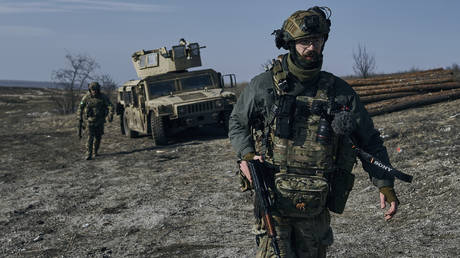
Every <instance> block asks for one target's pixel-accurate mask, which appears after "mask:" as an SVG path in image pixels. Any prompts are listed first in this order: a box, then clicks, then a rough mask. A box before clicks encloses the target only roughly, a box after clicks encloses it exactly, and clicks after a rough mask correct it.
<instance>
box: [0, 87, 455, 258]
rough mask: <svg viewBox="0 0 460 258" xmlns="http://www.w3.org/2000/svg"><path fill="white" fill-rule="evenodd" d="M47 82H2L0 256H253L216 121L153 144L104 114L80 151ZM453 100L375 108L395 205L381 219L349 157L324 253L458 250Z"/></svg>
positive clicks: (241, 196)
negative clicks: (349, 170)
mask: <svg viewBox="0 0 460 258" xmlns="http://www.w3.org/2000/svg"><path fill="white" fill-rule="evenodd" d="M48 94H50V92H49V91H48V90H43V89H26V88H13V89H12V88H4V87H3V88H2V87H0V118H1V120H0V138H1V145H0V194H1V198H0V200H1V203H0V256H1V257H126V256H131V257H253V256H254V253H255V241H254V236H253V235H251V233H250V229H251V225H252V221H253V215H252V199H251V198H252V197H251V196H250V195H249V194H248V193H241V192H240V191H239V183H238V178H237V177H236V176H235V170H236V164H235V154H234V153H233V151H232V149H231V147H230V143H229V141H228V139H227V138H226V136H225V134H224V133H223V132H222V131H219V130H214V129H209V128H208V129H201V130H192V131H189V132H187V133H185V134H183V135H181V136H178V137H176V138H174V139H172V140H171V142H170V145H168V146H166V147H153V146H152V141H151V139H150V138H149V137H142V136H141V137H138V138H135V139H129V138H127V137H125V136H123V135H121V134H120V129H119V121H118V118H116V119H115V120H114V122H113V123H111V124H107V126H106V130H105V135H104V138H103V143H102V146H101V150H100V153H101V154H102V155H101V156H100V157H97V158H96V159H95V160H91V161H86V160H84V159H83V154H84V140H79V139H78V137H77V136H76V125H77V120H76V116H75V115H68V116H59V115H56V114H54V113H53V107H52V104H51V103H50V102H49V100H48ZM459 106H460V100H456V101H451V102H444V103H440V104H434V105H430V106H426V107H422V108H416V109H411V110H406V111H401V112H396V113H391V114H386V115H381V116H378V117H374V122H375V125H376V128H379V130H380V131H381V132H382V135H383V137H384V139H385V145H386V146H387V148H388V152H389V154H390V158H391V160H392V164H393V165H394V166H395V167H397V168H399V169H400V170H403V171H404V172H407V173H409V174H412V175H413V176H414V182H413V183H412V184H407V183H404V182H401V181H397V182H396V190H397V193H398V194H399V198H400V201H401V205H400V208H399V211H398V214H397V215H396V217H395V218H394V219H392V220H390V221H388V222H386V221H384V219H383V211H382V210H381V209H380V208H379V205H378V192H377V190H376V189H375V188H374V187H373V186H371V184H370V182H369V180H368V176H367V174H366V173H365V172H363V170H362V169H361V168H360V164H359V165H358V166H357V167H356V168H355V170H354V173H355V174H356V176H357V181H356V184H355V187H354V189H353V191H352V192H351V194H350V199H349V201H348V204H347V208H346V210H345V212H344V213H343V214H342V215H333V221H332V226H333V229H334V234H335V242H334V244H333V245H332V246H331V247H330V248H329V251H328V256H330V257H458V256H459V255H460V245H459V243H460V219H459V214H460V212H459V211H460V187H459V186H460V175H459V169H458V165H459V159H460V158H459V156H460V137H459V125H460V122H459V121H460V111H459V109H458V107H459Z"/></svg>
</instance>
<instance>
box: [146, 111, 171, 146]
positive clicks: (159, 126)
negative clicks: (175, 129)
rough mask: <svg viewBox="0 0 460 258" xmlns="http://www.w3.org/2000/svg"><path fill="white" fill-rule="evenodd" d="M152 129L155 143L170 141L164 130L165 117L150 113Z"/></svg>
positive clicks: (161, 143) (163, 143)
mask: <svg viewBox="0 0 460 258" xmlns="http://www.w3.org/2000/svg"><path fill="white" fill-rule="evenodd" d="M150 130H151V132H152V140H153V143H154V144H155V145H165V144H167V143H168V139H167V138H166V134H165V130H164V121H163V118H162V117H157V116H155V114H154V113H153V112H152V113H150Z"/></svg>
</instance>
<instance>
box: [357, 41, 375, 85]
mask: <svg viewBox="0 0 460 258" xmlns="http://www.w3.org/2000/svg"><path fill="white" fill-rule="evenodd" d="M353 61H354V62H355V63H354V65H353V71H355V73H356V74H357V75H358V76H360V77H362V78H367V77H369V75H371V74H372V73H373V72H374V70H375V58H374V56H373V55H370V54H369V53H368V52H367V50H366V46H363V45H361V44H359V45H358V53H355V52H354V51H353Z"/></svg>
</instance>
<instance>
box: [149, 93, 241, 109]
mask: <svg viewBox="0 0 460 258" xmlns="http://www.w3.org/2000/svg"><path fill="white" fill-rule="evenodd" d="M231 95H234V93H232V92H228V91H222V89H209V90H200V91H193V92H182V93H178V94H174V95H169V96H163V97H159V98H156V99H153V100H150V101H149V104H150V105H151V106H160V105H178V104H187V103H190V102H196V101H208V100H215V99H219V98H225V97H229V96H231Z"/></svg>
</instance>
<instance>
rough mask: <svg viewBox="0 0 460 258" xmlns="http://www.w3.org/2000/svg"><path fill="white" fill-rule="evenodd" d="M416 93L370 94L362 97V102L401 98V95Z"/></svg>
mask: <svg viewBox="0 0 460 258" xmlns="http://www.w3.org/2000/svg"><path fill="white" fill-rule="evenodd" d="M416 94H418V93H417V92H396V93H386V94H378V95H370V96H364V97H361V103H363V104H366V103H371V102H376V101H380V100H386V99H394V98H401V97H405V96H411V95H416Z"/></svg>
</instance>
